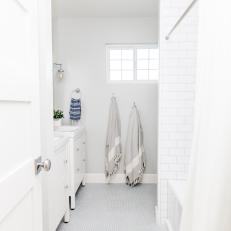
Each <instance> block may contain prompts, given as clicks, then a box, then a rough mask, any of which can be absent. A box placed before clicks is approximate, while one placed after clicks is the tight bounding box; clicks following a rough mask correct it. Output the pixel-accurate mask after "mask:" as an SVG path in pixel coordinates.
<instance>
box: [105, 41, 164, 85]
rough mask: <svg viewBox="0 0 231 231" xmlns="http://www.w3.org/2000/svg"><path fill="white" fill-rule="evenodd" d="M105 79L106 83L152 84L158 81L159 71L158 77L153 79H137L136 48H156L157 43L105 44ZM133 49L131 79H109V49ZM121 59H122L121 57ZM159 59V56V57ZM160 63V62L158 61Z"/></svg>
mask: <svg viewBox="0 0 231 231" xmlns="http://www.w3.org/2000/svg"><path fill="white" fill-rule="evenodd" d="M105 47H106V79H107V83H110V84H123V83H129V84H153V83H157V82H158V81H159V77H160V73H159V74H158V79H154V80H137V51H136V50H137V49H153V48H154V49H158V44H157V43H145V44H106V46H105ZM131 48H132V49H133V51H135V52H134V54H133V55H134V56H133V59H134V60H133V76H134V79H133V80H122V79H121V80H111V79H110V49H118V50H121V49H131ZM121 60H122V59H121ZM159 60H160V58H159ZM159 63H160V62H159ZM157 70H158V71H159V70H160V64H159V65H158V69H157Z"/></svg>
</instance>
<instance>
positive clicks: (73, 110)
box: [69, 98, 81, 120]
mask: <svg viewBox="0 0 231 231" xmlns="http://www.w3.org/2000/svg"><path fill="white" fill-rule="evenodd" d="M69 115H70V119H71V120H80V119H81V100H80V99H75V98H71V104H70V111H69Z"/></svg>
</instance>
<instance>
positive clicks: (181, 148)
mask: <svg viewBox="0 0 231 231" xmlns="http://www.w3.org/2000/svg"><path fill="white" fill-rule="evenodd" d="M191 1H192V0H160V40H159V43H160V84H159V136H158V139H159V141H158V149H159V151H158V153H159V156H158V210H157V211H158V217H159V222H160V223H164V220H165V219H166V217H167V208H168V205H167V182H168V180H177V179H182V178H186V177H187V174H188V169H189V161H190V152H191V146H192V134H193V106H194V95H195V92H194V90H195V89H194V85H195V76H196V56H197V25H198V15H197V8H198V6H197V5H195V6H194V8H193V9H192V10H191V11H190V13H189V14H188V15H187V16H186V18H185V19H184V20H183V21H182V23H181V24H180V25H179V26H178V28H177V29H176V31H175V32H174V34H172V36H171V38H170V40H165V36H166V34H167V33H168V32H169V30H170V29H171V27H172V26H173V25H174V23H175V22H176V21H177V19H178V18H179V17H180V16H181V15H182V13H183V12H184V10H185V9H186V8H187V7H188V5H189V4H190V3H191ZM197 4H198V3H197Z"/></svg>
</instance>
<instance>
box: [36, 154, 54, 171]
mask: <svg viewBox="0 0 231 231" xmlns="http://www.w3.org/2000/svg"><path fill="white" fill-rule="evenodd" d="M42 169H44V170H45V171H46V172H48V171H50V169H51V161H50V160H49V159H46V160H44V161H42V157H41V156H40V157H39V158H38V159H36V160H35V174H39V173H40V172H41V170H42Z"/></svg>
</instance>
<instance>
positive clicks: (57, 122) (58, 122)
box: [54, 119, 62, 128]
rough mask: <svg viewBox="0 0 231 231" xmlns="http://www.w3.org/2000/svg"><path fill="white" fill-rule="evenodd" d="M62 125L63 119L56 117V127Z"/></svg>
mask: <svg viewBox="0 0 231 231" xmlns="http://www.w3.org/2000/svg"><path fill="white" fill-rule="evenodd" d="M61 125H62V119H54V127H56V128H57V127H60V126H61Z"/></svg>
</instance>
